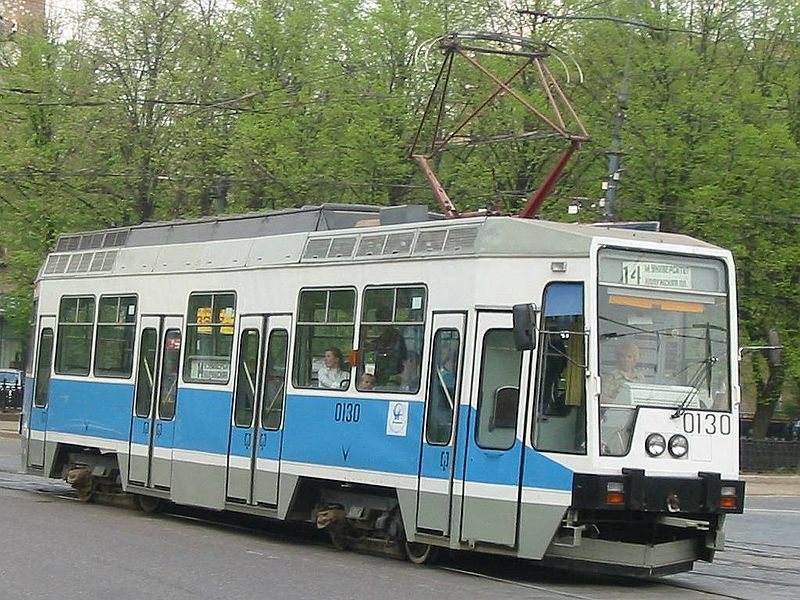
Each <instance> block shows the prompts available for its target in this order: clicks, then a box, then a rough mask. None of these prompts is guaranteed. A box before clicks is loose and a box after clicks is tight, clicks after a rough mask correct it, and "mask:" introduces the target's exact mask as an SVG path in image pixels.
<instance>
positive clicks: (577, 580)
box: [437, 552, 659, 589]
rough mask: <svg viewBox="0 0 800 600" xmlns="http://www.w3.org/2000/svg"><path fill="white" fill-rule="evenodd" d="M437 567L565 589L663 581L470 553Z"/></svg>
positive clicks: (451, 557) (440, 562) (634, 586)
mask: <svg viewBox="0 0 800 600" xmlns="http://www.w3.org/2000/svg"><path fill="white" fill-rule="evenodd" d="M437 566H439V567H441V568H444V569H447V570H450V571H455V572H463V573H465V574H469V575H475V576H479V577H485V578H488V579H497V580H503V581H506V582H510V583H518V584H521V585H542V584H548V585H559V586H564V587H579V586H586V585H593V586H602V587H608V588H619V587H626V588H630V589H637V588H641V589H645V588H648V587H651V586H653V585H658V583H659V579H658V578H655V577H647V576H636V575H625V574H611V573H595V572H588V571H587V572H583V571H578V570H569V569H566V568H559V567H554V566H552V565H545V564H542V563H538V562H536V561H531V560H525V559H521V558H514V557H509V556H498V555H492V554H477V553H470V552H449V553H447V554H444V555H442V557H441V558H440V559H439V560H438V561H437Z"/></svg>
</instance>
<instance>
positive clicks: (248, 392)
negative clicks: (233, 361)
mask: <svg viewBox="0 0 800 600" xmlns="http://www.w3.org/2000/svg"><path fill="white" fill-rule="evenodd" d="M260 342H261V334H260V333H259V332H258V330H257V329H245V330H244V331H243V332H242V338H241V340H240V341H239V366H238V367H237V369H236V396H235V400H234V408H233V423H234V425H236V426H237V427H250V425H252V423H253V410H254V406H255V399H256V387H257V386H258V350H259V344H260Z"/></svg>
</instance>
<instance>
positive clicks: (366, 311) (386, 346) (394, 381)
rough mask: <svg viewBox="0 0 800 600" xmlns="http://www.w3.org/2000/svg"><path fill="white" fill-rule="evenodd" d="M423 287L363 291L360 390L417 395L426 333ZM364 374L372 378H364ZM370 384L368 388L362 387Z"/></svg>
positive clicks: (382, 288) (360, 336) (380, 288)
mask: <svg viewBox="0 0 800 600" xmlns="http://www.w3.org/2000/svg"><path fill="white" fill-rule="evenodd" d="M425 300H426V291H425V288H424V287H420V286H414V287H410V286H409V287H374V288H367V289H366V290H364V305H363V311H362V313H361V331H360V335H359V343H360V345H361V351H360V353H359V355H360V356H359V365H358V372H357V375H358V381H359V388H358V389H359V390H361V391H366V390H367V389H370V390H371V389H375V390H378V391H383V392H398V393H412V394H413V393H416V392H418V391H419V387H420V376H421V368H422V367H421V361H420V357H421V355H422V338H423V336H424V333H425ZM364 374H367V375H372V378H368V377H367V378H364V377H363V376H364ZM366 381H369V387H367V386H365V385H364V383H362V382H366Z"/></svg>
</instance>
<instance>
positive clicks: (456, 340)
mask: <svg viewBox="0 0 800 600" xmlns="http://www.w3.org/2000/svg"><path fill="white" fill-rule="evenodd" d="M460 343H461V340H460V336H459V333H458V330H456V329H440V330H439V331H437V332H436V335H435V336H434V338H433V360H432V361H431V373H430V381H429V383H428V390H430V391H429V397H428V412H427V416H426V422H425V429H426V432H427V433H426V439H427V440H428V443H429V444H448V443H449V442H450V436H451V431H452V429H453V414H454V412H455V407H456V403H457V397H456V390H457V389H458V386H457V384H458V381H457V377H458V355H459V348H460Z"/></svg>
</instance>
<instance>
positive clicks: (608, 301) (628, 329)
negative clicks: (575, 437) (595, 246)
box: [598, 249, 730, 455]
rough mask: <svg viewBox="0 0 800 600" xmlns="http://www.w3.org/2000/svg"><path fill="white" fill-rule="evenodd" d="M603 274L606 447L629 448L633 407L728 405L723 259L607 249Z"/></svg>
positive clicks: (618, 451) (609, 450) (612, 450)
mask: <svg viewBox="0 0 800 600" xmlns="http://www.w3.org/2000/svg"><path fill="white" fill-rule="evenodd" d="M599 279H600V286H599V290H598V294H599V298H598V318H599V327H598V331H599V359H600V377H601V393H600V404H601V411H600V414H601V417H600V418H601V423H600V431H601V453H602V454H607V455H623V454H627V452H628V448H629V445H630V438H631V433H632V430H633V425H634V423H633V421H634V419H635V413H636V411H635V410H633V409H635V408H636V407H640V406H647V407H663V408H668V409H672V410H673V411H675V412H677V413H680V412H682V411H684V410H688V409H695V410H697V409H700V410H729V409H730V399H729V394H728V389H729V369H728V360H729V358H728V357H729V340H730V334H729V323H728V300H727V284H726V270H725V265H724V263H722V261H719V260H717V259H710V258H695V257H691V258H690V257H683V256H681V257H678V256H674V255H667V254H655V253H646V252H631V251H623V250H616V249H613V250H612V249H605V250H603V251H601V253H600V270H599Z"/></svg>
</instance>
